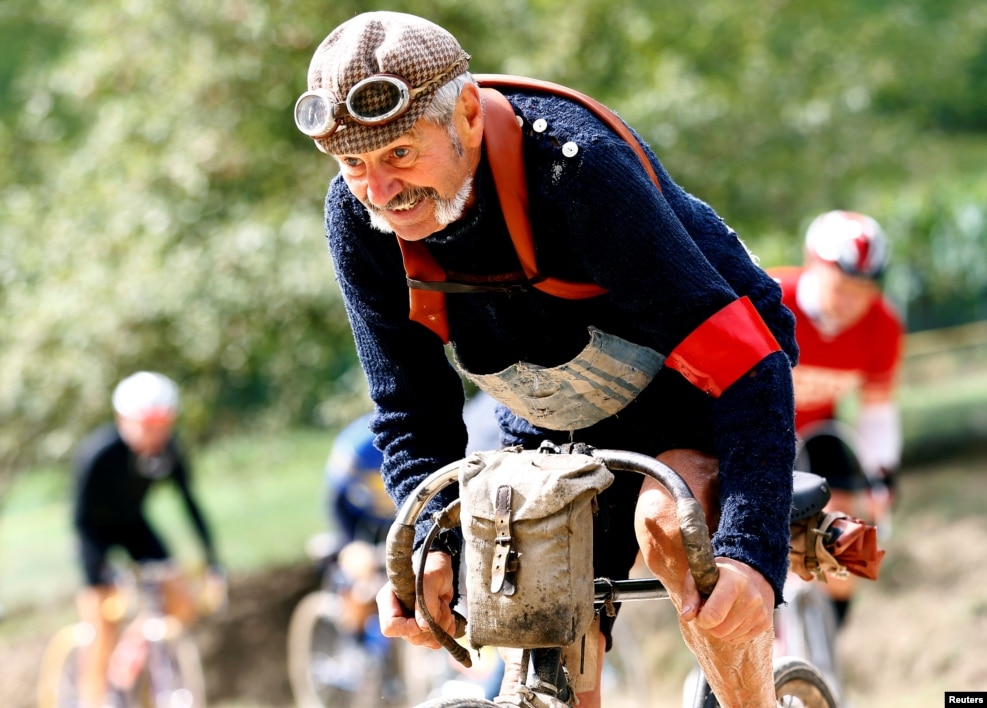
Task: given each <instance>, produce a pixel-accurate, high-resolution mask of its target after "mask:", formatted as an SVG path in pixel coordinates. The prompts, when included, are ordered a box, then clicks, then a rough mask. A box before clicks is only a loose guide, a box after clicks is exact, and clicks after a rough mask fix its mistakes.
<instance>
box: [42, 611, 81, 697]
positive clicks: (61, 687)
mask: <svg viewBox="0 0 987 708" xmlns="http://www.w3.org/2000/svg"><path fill="white" fill-rule="evenodd" d="M92 635H93V630H92V627H91V626H90V625H88V624H83V623H81V622H80V623H76V624H70V625H68V626H66V627H62V628H61V629H59V630H58V631H57V632H55V634H54V635H53V636H52V638H51V639H50V640H49V641H48V644H47V646H45V650H44V653H43V654H42V656H41V666H40V668H39V670H38V686H37V699H38V708H69V706H74V705H76V704H77V703H78V701H79V697H78V687H77V681H78V677H77V675H76V674H77V670H78V668H77V666H76V663H77V661H78V658H79V654H80V652H81V650H82V649H83V648H85V647H86V646H88V645H89V644H90V643H91V642H92V639H93V636H92Z"/></svg>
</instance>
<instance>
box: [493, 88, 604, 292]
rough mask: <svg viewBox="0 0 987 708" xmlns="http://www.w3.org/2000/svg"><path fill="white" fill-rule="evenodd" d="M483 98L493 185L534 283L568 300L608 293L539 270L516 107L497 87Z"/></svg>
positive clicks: (505, 219) (512, 238) (526, 275)
mask: <svg viewBox="0 0 987 708" xmlns="http://www.w3.org/2000/svg"><path fill="white" fill-rule="evenodd" d="M480 91H481V93H482V94H483V97H484V111H483V120H484V123H483V139H484V141H486V143H487V160H489V161H490V171H491V172H492V173H493V178H494V186H495V187H496V188H497V197H498V199H499V201H500V208H501V211H502V212H503V213H504V221H505V222H507V230H508V231H509V232H510V234H511V242H512V243H513V244H514V250H515V251H516V252H517V256H518V260H519V261H521V269H522V270H523V271H524V275H525V277H527V278H528V279H529V280H530V281H531V284H532V285H533V286H534V287H536V288H537V289H539V290H541V291H542V292H546V293H548V294H549V295H555V296H556V297H562V298H565V299H567V300H583V299H585V298H590V297H596V296H598V295H603V294H604V293H606V289H605V288H601V287H600V286H599V285H596V284H595V283H573V282H569V281H566V280H561V279H559V278H548V277H544V276H542V275H541V274H540V273H539V272H538V266H537V265H536V264H535V239H534V235H533V234H532V233H531V222H530V221H529V220H528V186H527V180H526V179H525V175H524V161H523V160H522V159H521V157H522V155H523V146H522V144H521V126H519V125H518V123H517V118H516V117H515V115H514V108H513V107H512V106H511V104H510V102H509V101H508V100H507V99H506V98H504V95H503V94H502V93H500V92H498V91H495V90H494V89H488V88H484V89H480Z"/></svg>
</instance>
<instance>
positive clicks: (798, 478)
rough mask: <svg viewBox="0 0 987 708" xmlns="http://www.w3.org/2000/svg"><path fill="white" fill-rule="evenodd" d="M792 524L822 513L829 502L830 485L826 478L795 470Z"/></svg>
mask: <svg viewBox="0 0 987 708" xmlns="http://www.w3.org/2000/svg"><path fill="white" fill-rule="evenodd" d="M792 490H793V494H792V514H791V522H792V523H793V524H794V523H796V522H798V521H804V520H805V519H808V518H809V517H810V516H813V515H814V514H817V513H819V512H820V511H822V509H823V507H824V506H826V503H827V502H828V501H829V497H830V491H829V483H827V482H826V478H825V477H820V476H819V475H817V474H813V473H812V472H800V471H799V470H795V472H794V476H793V478H792Z"/></svg>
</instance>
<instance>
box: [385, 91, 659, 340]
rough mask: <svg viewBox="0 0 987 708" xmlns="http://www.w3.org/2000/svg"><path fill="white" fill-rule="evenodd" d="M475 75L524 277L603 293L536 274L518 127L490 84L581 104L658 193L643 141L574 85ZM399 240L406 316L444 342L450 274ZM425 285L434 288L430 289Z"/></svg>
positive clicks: (540, 284)
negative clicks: (630, 153)
mask: <svg viewBox="0 0 987 708" xmlns="http://www.w3.org/2000/svg"><path fill="white" fill-rule="evenodd" d="M475 78H476V79H477V81H478V82H479V83H480V85H481V86H483V87H484V88H481V89H480V92H481V94H482V96H483V99H484V126H483V141H484V145H485V147H486V154H487V159H488V161H489V163H490V171H491V173H492V174H493V179H494V186H495V187H496V190H497V197H498V200H499V201H500V207H501V211H502V212H503V214H504V221H505V222H506V223H507V230H508V232H509V233H510V236H511V242H512V244H513V245H514V250H515V252H516V253H517V256H518V260H519V261H520V263H521V268H522V269H523V272H524V278H525V281H526V282H527V284H528V285H531V286H532V287H535V288H537V289H538V290H541V291H542V292H545V293H548V294H549V295H554V296H556V297H561V298H564V299H567V300H583V299H587V298H592V297H598V296H600V295H603V294H605V293H606V289H605V288H602V287H600V286H599V285H596V284H595V283H575V282H571V281H567V280H562V279H561V278H551V277H548V276H545V275H542V274H541V273H540V272H539V270H538V266H537V263H536V261H535V243H534V236H533V234H532V231H531V222H530V221H529V220H528V188H527V180H526V179H525V173H524V160H523V145H522V135H521V127H520V125H518V121H517V117H516V116H515V114H514V108H513V107H512V106H511V104H510V102H509V101H508V100H507V99H506V98H505V97H504V95H503V94H501V93H500V92H499V91H497V90H496V89H495V88H494V87H503V88H520V89H526V90H534V91H540V92H543V93H551V94H555V95H559V96H562V97H564V98H569V99H571V100H573V101H576V102H577V103H580V104H582V105H583V106H585V107H586V108H588V109H590V110H591V111H593V113H594V114H595V115H596V116H597V117H598V118H600V119H601V120H602V121H603V122H605V123H606V124H607V125H608V126H610V128H611V129H613V130H614V132H616V133H617V134H618V135H619V136H620V137H621V138H622V139H623V140H625V141H626V142H627V143H628V145H630V146H631V148H632V149H633V150H634V152H635V154H636V155H637V156H638V159H639V160H640V161H641V164H642V166H643V167H644V168H645V170H646V171H647V173H648V176H649V177H650V178H651V181H652V182H653V183H654V185H655V187H657V189H658V190H659V191H661V185H660V184H659V182H658V176H657V174H656V173H655V170H654V167H653V166H652V165H651V162H650V160H648V156H647V154H646V153H645V151H644V149H643V148H642V147H641V144H640V143H639V142H638V141H637V139H636V138H635V137H634V134H633V133H632V132H631V130H630V128H628V127H627V125H626V124H625V123H624V122H623V121H622V120H621V119H620V118H618V117H617V115H616V114H615V113H614V112H613V111H611V110H610V109H609V108H607V107H606V106H604V105H603V104H602V103H600V102H599V101H596V100H595V99H593V98H590V97H589V96H586V95H585V94H582V93H580V92H578V91H575V90H574V89H570V88H568V87H566V86H562V85H559V84H553V83H551V82H548V81H540V80H538V79H528V78H524V77H520V76H509V75H504V74H478V75H476V77H475ZM398 244H399V246H400V247H401V256H402V259H403V260H404V268H405V274H406V276H407V279H408V287H409V300H410V312H409V315H408V316H409V319H411V320H412V321H414V322H418V323H419V324H422V325H424V326H425V327H428V328H429V329H430V330H432V331H433V332H435V334H437V335H438V336H439V337H440V338H441V339H442V342H443V343H447V342H448V341H449V321H448V315H447V312H446V306H445V292H443V291H442V290H443V288H442V287H440V286H438V284H440V283H446V282H447V280H448V276H447V274H446V272H445V270H444V269H443V268H442V266H440V265H439V264H438V262H437V261H436V260H435V258H434V257H433V256H432V254H431V253H429V251H428V247H427V246H426V245H425V244H424V243H422V242H421V241H405V240H404V239H402V238H398ZM429 285H432V286H434V288H430V287H429ZM445 289H449V288H445ZM473 289H474V288H472V287H470V286H466V287H464V288H463V290H464V291H469V290H473ZM479 289H482V287H481V288H479ZM491 289H498V288H496V287H493V288H491Z"/></svg>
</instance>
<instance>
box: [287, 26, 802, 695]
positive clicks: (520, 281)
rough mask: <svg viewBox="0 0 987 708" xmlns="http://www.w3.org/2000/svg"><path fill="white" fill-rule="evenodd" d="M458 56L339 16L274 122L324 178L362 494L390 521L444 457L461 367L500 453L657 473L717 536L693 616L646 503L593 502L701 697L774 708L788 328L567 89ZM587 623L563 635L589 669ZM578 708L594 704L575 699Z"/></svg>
mask: <svg viewBox="0 0 987 708" xmlns="http://www.w3.org/2000/svg"><path fill="white" fill-rule="evenodd" d="M469 59H470V57H469V55H468V54H467V53H466V52H465V51H464V50H463V49H462V48H461V47H460V45H459V42H458V41H457V40H456V39H455V38H454V37H453V36H452V35H451V34H450V33H449V32H447V31H446V30H444V29H443V28H441V27H439V26H437V25H435V24H434V23H431V22H429V21H427V20H424V19H422V18H419V17H415V16H412V15H406V14H402V13H393V12H369V13H364V14H361V15H358V16H356V17H354V18H352V19H350V20H349V21H347V22H345V23H343V24H342V25H340V26H339V27H337V28H336V29H335V30H333V31H332V32H331V33H330V34H329V36H328V37H327V38H326V39H325V40H324V41H323V42H322V43H321V45H320V46H319V47H318V49H317V50H316V51H315V54H314V56H313V58H312V60H311V64H310V66H309V72H308V89H309V90H308V91H306V92H305V93H304V94H303V95H302V96H301V97H300V99H299V100H298V102H297V103H296V109H295V119H296V124H297V125H298V127H299V129H300V130H301V131H302V132H303V133H304V134H305V135H307V136H309V137H310V138H312V139H313V140H314V141H315V144H316V145H317V146H318V148H319V149H320V150H321V151H323V152H325V153H327V154H328V155H330V156H332V157H333V158H334V159H335V161H336V163H337V164H338V166H339V175H338V177H337V178H335V179H334V180H333V181H332V183H331V184H330V186H329V191H328V195H327V198H326V207H325V214H326V232H327V237H328V242H329V250H330V253H331V255H332V258H333V261H334V265H335V273H336V277H337V278H338V282H339V285H340V288H341V290H342V293H343V296H344V299H345V303H346V307H347V312H348V315H349V319H350V324H351V327H352V330H353V334H354V338H355V341H356V346H357V351H358V354H359V357H360V360H361V363H362V365H363V368H364V371H365V373H366V376H367V378H368V381H369V390H370V395H371V397H372V398H373V400H374V403H375V405H376V412H375V415H374V418H373V421H372V423H371V427H372V428H373V430H374V433H375V434H376V441H377V443H378V444H379V446H380V447H381V449H382V451H383V454H384V462H383V467H382V475H383V478H384V484H385V486H386V488H387V489H388V492H389V493H390V495H391V496H392V497H393V498H394V499H395V501H397V502H399V503H400V502H401V501H403V500H404V498H405V497H406V495H408V494H409V493H410V492H411V490H412V489H414V487H415V485H416V484H417V483H418V482H419V481H420V480H422V479H423V478H424V476H425V475H427V474H428V473H429V472H431V471H433V470H435V469H437V468H439V467H441V466H442V465H444V464H447V463H450V462H452V461H455V460H456V459H459V458H460V457H462V456H463V453H464V450H465V447H466V443H467V433H466V426H465V425H464V422H463V417H462V416H463V403H464V387H463V383H462V379H461V378H460V375H462V376H465V377H467V378H468V379H469V380H471V381H472V382H473V383H474V384H476V385H477V386H478V387H479V388H481V389H483V390H485V391H486V392H487V393H490V394H491V395H492V396H493V397H494V398H496V399H498V401H499V403H500V404H501V405H500V406H499V408H498V419H499V422H500V426H501V433H502V435H501V437H502V440H503V441H504V443H505V444H508V445H514V444H520V445H525V446H528V447H533V446H537V445H538V444H539V443H540V442H541V441H542V440H544V439H551V440H554V441H555V442H559V443H564V442H569V441H570V440H575V441H581V442H586V443H589V444H591V445H596V446H599V447H612V448H618V449H620V448H623V449H630V450H635V451H638V452H642V453H645V454H650V455H653V456H659V457H661V459H662V460H664V461H665V462H667V463H668V464H670V465H671V466H672V467H674V468H676V469H677V470H678V471H679V472H680V473H681V474H682V475H683V476H684V477H685V478H686V480H687V481H688V483H689V484H690V486H691V487H692V489H693V492H694V493H695V494H696V496H697V497H698V498H699V499H700V500H701V501H702V503H703V504H704V506H705V508H706V511H707V514H708V516H709V519H710V522H711V525H712V528H714V529H716V531H715V534H714V538H713V544H714V549H715V551H716V554H717V556H718V557H717V565H718V567H719V570H720V581H719V584H718V585H717V587H716V589H715V591H714V592H713V593H712V595H711V596H710V597H709V598H708V599H707V600H706V601H705V602H702V601H701V600H700V597H699V595H698V592H697V591H696V588H695V584H694V582H693V581H692V579H691V576H689V574H688V572H687V571H686V570H685V568H686V565H685V561H684V552H683V549H682V545H681V541H680V540H679V538H678V530H677V521H676V516H675V512H674V508H673V507H672V505H671V504H669V497H668V496H667V495H666V493H665V492H664V491H663V490H662V489H660V488H659V487H658V485H657V484H652V483H651V482H650V481H648V482H644V484H643V486H642V482H641V481H640V479H631V478H630V477H633V476H627V475H625V476H624V477H627V479H618V480H617V481H616V482H615V483H614V484H613V485H612V486H611V487H610V488H609V489H607V490H606V491H605V492H603V495H602V498H601V507H602V508H603V510H604V511H601V513H600V514H598V515H597V517H596V522H597V528H596V529H595V543H594V548H595V549H596V550H595V556H596V557H595V558H594V572H595V573H596V574H597V575H605V576H608V577H612V578H622V577H627V575H628V572H629V570H630V568H631V567H632V566H633V565H634V562H635V558H636V556H637V553H638V549H639V544H640V548H641V550H642V551H643V554H644V558H645V559H646V562H647V564H648V566H649V568H650V569H651V570H652V571H653V572H654V573H655V574H656V575H657V576H658V577H659V578H660V579H662V580H663V581H664V582H665V585H666V587H668V588H669V591H670V593H671V595H672V598H673V602H674V603H675V606H676V607H677V608H678V611H679V616H680V626H681V629H682V632H683V635H684V637H685V639H686V641H687V643H688V644H689V646H690V648H691V649H692V650H693V652H694V653H695V654H696V655H697V658H698V660H699V662H700V664H701V665H702V667H703V669H704V670H705V672H706V674H707V676H708V677H709V681H710V684H711V685H712V686H713V688H714V690H715V691H716V694H717V696H718V697H719V698H720V701H721V703H722V705H724V706H754V705H774V704H775V700H774V688H773V681H772V670H771V652H772V637H771V634H772V633H771V618H772V610H773V608H774V607H775V605H776V603H778V602H780V600H781V590H782V586H783V584H784V580H785V573H786V569H787V555H788V538H789V526H788V514H789V506H790V503H791V486H792V483H791V482H792V480H791V475H792V468H793V463H794V455H795V434H794V418H793V408H792V406H793V403H792V382H791V365H792V363H793V362H794V361H795V359H796V357H797V348H796V345H795V342H794V336H793V334H794V333H793V329H794V322H793V320H792V317H791V313H790V312H789V311H788V310H787V309H786V308H785V307H784V306H782V305H781V302H780V300H781V292H780V290H779V288H778V286H777V284H776V283H775V282H774V281H772V280H771V278H770V277H768V276H767V274H766V273H764V272H763V271H762V270H761V269H760V268H759V267H757V266H756V265H755V263H754V262H753V259H752V257H751V255H750V253H749V252H748V251H747V250H746V248H745V247H744V245H743V244H742V243H741V241H740V240H739V239H738V237H737V235H736V234H735V233H734V232H733V231H732V230H731V229H730V228H729V227H728V226H727V225H726V224H725V223H724V222H723V221H722V219H721V218H720V217H719V216H718V215H717V214H716V213H715V212H714V211H713V210H712V209H711V208H710V207H709V206H708V205H706V204H704V203H703V202H701V201H700V200H698V199H696V198H694V197H692V196H691V195H689V194H687V193H686V192H685V191H683V190H682V189H681V188H680V187H679V186H678V185H677V184H676V183H675V182H673V181H672V179H671V178H670V177H669V175H668V174H667V173H666V172H665V170H664V169H663V167H662V165H661V164H660V162H659V161H658V159H657V158H656V157H655V155H654V154H653V153H651V152H650V150H649V149H648V147H647V145H645V144H644V143H643V142H642V141H641V140H640V139H639V138H636V137H635V136H633V134H632V133H631V131H630V130H629V129H628V128H627V127H626V126H624V125H623V124H620V126H617V125H615V124H614V123H616V120H614V121H613V122H611V120H610V119H613V118H614V116H613V114H612V112H610V111H607V110H606V109H603V110H602V111H599V112H598V111H597V110H595V109H594V108H591V106H592V101H591V100H590V101H589V102H588V103H587V101H585V100H583V99H585V97H582V98H579V97H576V96H574V95H573V93H574V92H571V93H570V94H569V95H562V94H561V93H559V92H558V91H543V90H528V89H523V88H521V89H519V88H512V87H501V90H500V91H497V90H489V89H487V88H481V87H480V86H478V83H477V81H476V80H474V78H473V77H472V75H471V74H470V73H469V72H468V71H467V69H468V63H469ZM558 88H561V87H558ZM563 93H565V91H564V90H563ZM597 105H598V104H597ZM618 131H619V132H621V133H624V135H625V136H626V137H621V136H620V135H619V134H618ZM522 160H523V165H521V164H520V163H521V161H522ZM505 162H506V163H507V164H506V167H507V168H508V170H507V171H506V172H505V170H504V167H505V164H504V163H505ZM512 166H513V167H514V168H517V167H518V166H520V167H521V169H513V171H511V170H510V169H509V168H511V167H512ZM505 174H510V175H512V176H511V177H510V178H509V179H507V180H506V181H505V180H504V179H503V177H504V175H505ZM522 182H524V183H525V184H524V186H525V197H524V198H523V199H519V198H518V194H519V191H520V190H519V188H518V187H519V185H520V184H521V183H522ZM656 183H657V184H656ZM658 184H660V189H659V187H658ZM409 286H410V299H409ZM409 302H410V307H409ZM446 343H448V344H450V345H451V349H450V350H448V355H447V350H446V349H445V348H444V344H446ZM663 364H664V365H663ZM532 372H537V375H533V374H532ZM539 386H542V388H539ZM448 501H449V499H448V498H445V499H439V500H437V502H436V503H437V504H443V505H444V504H445V503H447V502H448ZM421 540H422V538H421V534H420V536H419V539H418V542H419V543H420V542H421ZM455 546H456V544H455V543H454V542H451V543H450V544H449V545H448V546H447V547H446V548H445V549H443V550H437V551H435V552H432V553H430V554H429V555H428V558H427V559H426V568H425V577H424V578H423V579H422V580H423V584H424V594H425V601H426V603H427V606H428V608H429V611H430V613H431V614H432V616H433V617H434V618H436V620H437V621H438V622H439V624H440V625H441V626H442V627H443V628H444V629H445V630H446V631H447V632H451V631H453V623H454V620H453V617H452V614H451V612H450V609H449V607H450V604H451V603H453V602H454V601H455V589H454V583H453V578H454V565H455V563H456V562H457V561H456V558H457V548H456V547H455ZM378 604H379V606H380V615H381V623H382V627H383V630H384V632H385V634H387V635H389V636H402V637H405V638H406V639H407V640H408V641H410V642H412V643H414V644H424V645H428V646H438V645H437V644H436V642H435V640H434V638H433V637H432V636H431V634H430V633H429V632H428V630H427V628H426V624H425V620H424V618H422V617H415V616H408V615H407V614H406V613H405V611H404V609H403V608H401V607H400V603H398V602H397V600H396V598H394V596H393V594H392V593H391V592H390V590H389V588H385V590H384V591H382V593H381V594H380V595H379V596H378ZM609 621H610V620H609V618H604V621H603V622H602V625H603V627H602V633H601V635H600V637H599V638H598V641H596V642H593V641H590V642H588V644H590V645H594V644H595V645H596V646H595V647H592V648H594V649H595V650H597V651H599V650H601V649H602V648H603V646H604V645H605V644H606V643H607V642H609V629H610V626H609ZM599 665H600V666H602V662H599ZM579 701H580V705H581V706H596V705H599V702H600V688H599V682H598V681H597V685H596V687H595V688H593V689H591V690H586V691H584V692H582V693H580V695H579Z"/></svg>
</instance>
